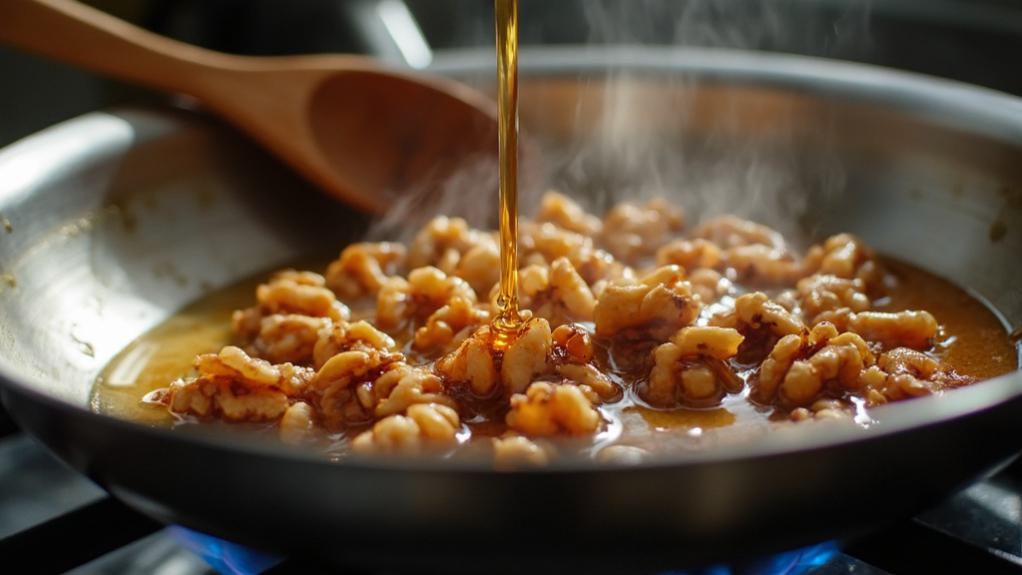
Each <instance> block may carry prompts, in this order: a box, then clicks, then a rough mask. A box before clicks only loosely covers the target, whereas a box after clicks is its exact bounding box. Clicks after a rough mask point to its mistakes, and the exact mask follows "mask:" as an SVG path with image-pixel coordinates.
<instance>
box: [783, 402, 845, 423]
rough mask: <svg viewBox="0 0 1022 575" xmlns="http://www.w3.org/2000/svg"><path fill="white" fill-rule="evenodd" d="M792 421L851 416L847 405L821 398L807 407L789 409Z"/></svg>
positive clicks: (834, 419)
mask: <svg viewBox="0 0 1022 575" xmlns="http://www.w3.org/2000/svg"><path fill="white" fill-rule="evenodd" d="M789 417H790V418H791V420H792V421H810V420H816V421H825V420H832V421H847V420H850V419H851V418H852V414H851V413H850V412H849V409H848V405H847V404H844V403H842V402H840V401H838V400H834V399H821V400H818V401H815V402H813V404H812V406H810V407H809V408H805V407H798V408H795V409H793V410H792V411H791V413H790V415H789Z"/></svg>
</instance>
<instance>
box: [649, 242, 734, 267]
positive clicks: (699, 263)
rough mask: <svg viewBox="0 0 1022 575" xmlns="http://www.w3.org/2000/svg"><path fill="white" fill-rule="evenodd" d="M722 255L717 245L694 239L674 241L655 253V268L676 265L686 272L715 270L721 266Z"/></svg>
mask: <svg viewBox="0 0 1022 575" xmlns="http://www.w3.org/2000/svg"><path fill="white" fill-rule="evenodd" d="M722 259H723V253H722V252H721V250H720V248H719V247H717V244H715V243H713V242H711V241H708V240H704V239H702V238H696V239H693V240H674V241H673V242H671V243H669V244H667V245H665V246H663V247H662V248H660V249H659V250H657V253H656V264H657V266H666V265H671V264H674V265H678V266H681V267H682V268H684V269H686V270H689V271H691V270H695V269H698V268H715V267H717V266H719V265H720V264H721V261H722Z"/></svg>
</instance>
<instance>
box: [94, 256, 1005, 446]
mask: <svg viewBox="0 0 1022 575" xmlns="http://www.w3.org/2000/svg"><path fill="white" fill-rule="evenodd" d="M885 264H886V266H887V269H888V271H889V272H890V273H891V275H892V276H893V278H895V280H896V282H895V285H893V286H892V287H891V288H890V289H889V290H888V294H887V297H886V298H885V299H884V300H881V301H879V302H877V305H876V308H877V309H878V310H880V311H900V310H903V309H925V310H928V311H930V312H931V313H932V314H933V315H934V316H935V317H936V318H937V320H938V322H939V323H940V324H941V326H942V331H941V333H940V335H939V337H938V341H937V342H935V345H934V348H933V350H932V351H933V353H934V354H935V355H937V356H938V357H940V358H941V359H942V360H943V361H944V362H945V363H947V364H948V365H950V366H951V367H952V368H953V369H954V370H955V371H957V372H958V373H959V374H961V375H965V376H969V377H971V378H976V379H988V378H991V377H995V376H998V375H1002V374H1004V373H1008V372H1010V371H1013V370H1015V369H1017V368H1018V366H1019V363H1018V361H1019V355H1018V349H1017V345H1016V344H1015V343H1013V342H1012V340H1011V338H1010V337H1009V335H1008V331H1007V330H1006V329H1005V325H1004V323H1003V322H1002V321H1001V319H1000V318H999V317H998V315H997V314H996V313H995V312H993V311H992V310H991V309H990V308H989V307H988V306H987V305H986V304H984V303H983V302H982V301H980V300H979V299H977V298H975V297H973V296H971V295H970V294H969V293H968V292H966V291H965V290H963V289H961V288H959V287H957V286H955V285H954V284H952V283H951V282H949V281H947V280H944V279H942V278H940V277H937V276H935V275H933V274H931V273H928V272H926V271H924V270H921V269H918V268H916V267H913V266H911V265H909V264H905V263H902V262H899V261H894V260H890V259H888V260H885ZM310 267H311V269H317V268H318V267H319V266H310ZM264 278H265V276H260V277H257V278H253V279H249V280H246V281H243V282H240V283H238V284H236V285H233V286H231V287H228V288H226V289H223V290H220V291H218V292H215V293H212V294H210V295H209V296H207V297H205V298H204V299H202V300H200V301H198V302H196V303H194V304H192V305H190V306H188V307H187V308H185V309H183V310H182V311H181V312H179V313H177V314H176V315H174V316H173V317H171V318H170V319H169V320H167V321H166V322H165V323H163V324H162V325H160V326H158V327H157V328H155V329H154V330H152V331H150V332H149V333H147V334H145V335H143V336H142V337H140V338H139V339H138V340H137V341H136V342H134V343H133V344H132V345H130V346H129V347H128V348H127V349H125V350H124V351H122V352H121V353H120V354H119V355H118V356H117V357H116V358H115V359H114V360H113V361H112V362H111V363H110V365H109V366H107V367H106V369H104V370H103V372H102V374H101V375H100V377H99V378H98V380H97V382H96V385H95V386H94V389H93V393H92V398H91V405H92V408H93V409H94V410H95V411H97V412H100V413H104V414H108V415H113V416H116V417H121V418H126V419H130V420H134V421H138V422H140V423H144V424H148V425H154V426H173V425H177V424H181V423H183V422H185V421H186V420H181V419H178V418H176V417H174V416H172V415H171V414H170V413H169V412H168V411H167V409H166V408H165V407H163V406H152V405H147V404H146V403H144V402H143V401H142V397H143V396H144V395H145V394H147V393H149V392H150V391H153V390H155V389H158V388H161V387H166V386H167V385H168V384H169V383H170V382H172V381H174V380H175V379H178V378H180V377H186V376H188V375H189V374H190V373H191V371H192V363H193V360H194V358H195V356H196V355H198V354H201V353H215V352H217V351H219V350H220V348H222V347H223V346H224V345H227V344H229V343H231V339H232V337H231V331H230V324H231V321H230V318H231V313H232V311H233V310H235V309H239V308H243V307H246V306H248V305H250V304H251V302H252V301H253V299H254V296H253V294H254V291H255V287H256V285H257V284H258V283H259V282H260V281H261V280H263V279H264ZM367 315H371V314H367ZM626 387H627V386H626ZM746 389H747V388H746ZM469 407H470V406H469ZM603 411H604V413H605V415H607V416H609V417H610V418H611V420H612V421H611V424H610V425H608V427H607V429H605V430H604V431H603V432H602V433H600V434H599V435H598V436H597V437H596V438H595V439H594V440H593V442H592V444H591V445H593V446H594V447H600V446H602V445H605V444H609V443H619V442H620V443H626V444H630V445H637V446H653V445H656V447H657V449H658V450H663V449H667V448H670V449H679V448H680V449H685V448H689V449H694V448H705V447H707V446H712V445H714V444H716V443H719V442H730V441H736V440H741V438H743V437H747V436H750V435H760V434H762V433H766V432H767V431H769V430H770V429H771V427H772V426H774V425H777V423H776V421H774V420H776V419H777V418H776V414H773V411H772V410H771V409H768V408H763V407H760V406H756V405H754V404H752V403H750V402H749V401H748V400H747V399H746V397H745V394H744V393H743V394H737V395H729V396H728V397H726V398H725V399H724V402H723V404H722V405H721V406H719V407H716V408H713V409H686V408H678V409H673V410H662V409H652V408H650V407H648V406H646V405H644V404H643V402H642V401H641V399H639V398H638V396H637V395H636V394H635V393H634V391H632V390H631V389H626V390H625V393H624V397H623V398H622V399H621V400H620V401H618V402H615V403H611V404H606V405H604V406H603ZM772 416H773V417H772ZM493 419H494V418H493V417H491V418H483V417H476V418H475V419H474V420H473V419H471V418H466V424H467V425H468V427H469V428H470V429H471V430H472V433H473V436H476V437H485V436H495V435H499V434H500V433H502V432H503V431H504V424H503V422H502V420H501V419H502V418H496V419H497V420H496V421H494V420H493ZM857 420H858V419H857ZM262 427H263V428H265V427H266V426H262ZM323 439H324V443H326V444H331V443H332V444H333V447H334V448H335V449H340V450H343V443H344V442H343V441H341V442H340V444H337V440H338V439H341V437H339V436H336V435H334V436H328V437H324V438H323Z"/></svg>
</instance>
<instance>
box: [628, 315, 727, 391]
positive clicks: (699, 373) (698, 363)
mask: <svg viewBox="0 0 1022 575" xmlns="http://www.w3.org/2000/svg"><path fill="white" fill-rule="evenodd" d="M743 339H744V338H743V337H742V335H741V334H740V333H738V331H737V330H734V329H731V328H722V327H695V326H692V327H686V328H682V329H681V330H680V331H678V333H677V334H675V335H674V337H672V338H671V341H670V342H668V343H665V344H663V345H661V346H660V347H658V348H657V349H656V351H655V352H654V354H653V356H654V365H653V370H652V371H651V372H650V374H649V382H648V384H647V385H646V386H644V387H643V388H642V389H641V390H640V393H641V395H642V397H643V399H645V400H646V401H648V402H650V403H651V404H653V405H657V406H660V407H674V406H676V405H678V404H679V403H680V404H682V405H687V406H691V407H709V406H713V405H718V404H719V403H720V400H721V399H722V398H723V397H724V395H725V394H727V393H728V392H731V393H737V392H738V391H740V390H741V387H742V381H741V379H739V378H738V376H737V375H735V373H734V372H733V371H732V369H731V367H730V366H729V365H728V364H727V361H726V360H728V359H730V358H732V357H734V356H735V354H737V353H738V346H739V345H741V343H742V340H743Z"/></svg>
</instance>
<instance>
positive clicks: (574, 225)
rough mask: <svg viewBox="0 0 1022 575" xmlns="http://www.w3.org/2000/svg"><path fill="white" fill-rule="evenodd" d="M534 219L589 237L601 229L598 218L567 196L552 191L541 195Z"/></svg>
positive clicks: (601, 225)
mask: <svg viewBox="0 0 1022 575" xmlns="http://www.w3.org/2000/svg"><path fill="white" fill-rule="evenodd" d="M536 221H538V222H550V223H552V224H554V225H557V226H559V227H561V228H564V229H566V230H568V231H571V232H575V233H577V234H582V235H586V236H589V237H593V236H596V235H597V234H599V233H600V231H601V230H602V229H603V224H602V222H600V219H599V218H597V217H596V216H594V215H592V214H589V213H587V212H586V211H585V210H583V209H582V207H581V206H579V205H578V204H577V203H575V202H574V201H573V200H572V199H571V198H569V197H568V196H565V195H564V194H560V193H557V192H554V191H549V192H547V193H546V194H544V195H543V199H542V200H541V201H540V204H539V213H538V214H537V215H536Z"/></svg>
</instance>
